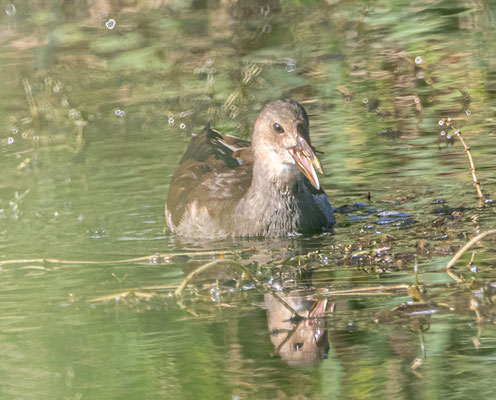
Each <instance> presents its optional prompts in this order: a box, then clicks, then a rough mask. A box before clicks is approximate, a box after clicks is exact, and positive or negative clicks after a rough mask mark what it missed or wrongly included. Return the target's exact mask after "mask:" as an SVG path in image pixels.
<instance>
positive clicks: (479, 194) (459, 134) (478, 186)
mask: <svg viewBox="0 0 496 400" xmlns="http://www.w3.org/2000/svg"><path fill="white" fill-rule="evenodd" d="M444 123H445V124H446V126H448V127H450V128H451V129H453V130H454V131H455V136H456V137H457V138H458V139H460V142H462V145H463V147H464V148H465V152H466V153H467V157H468V161H469V162H470V172H471V173H472V179H473V180H474V185H475V188H476V190H477V197H478V198H479V199H481V200H482V199H483V198H484V195H483V194H482V189H481V184H480V182H479V180H478V179H477V176H476V175H475V164H474V159H473V158H472V153H470V147H468V146H467V144H466V143H465V140H463V137H462V132H461V131H459V130H458V129H456V128H455V127H454V126H453V125H452V123H451V118H448V119H442V120H441V121H439V124H440V125H443V124H444Z"/></svg>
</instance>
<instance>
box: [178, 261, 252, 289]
mask: <svg viewBox="0 0 496 400" xmlns="http://www.w3.org/2000/svg"><path fill="white" fill-rule="evenodd" d="M219 265H229V266H232V267H235V268H237V269H239V270H240V271H241V272H242V273H243V274H245V276H246V277H247V279H250V280H253V277H252V276H251V274H250V272H249V271H248V270H247V269H246V267H245V266H244V265H242V264H240V263H238V262H236V261H233V260H214V261H211V262H209V263H207V264H205V265H202V266H201V267H199V268H197V269H195V270H194V271H193V272H191V273H190V274H189V275H188V276H187V277H186V278H184V280H183V281H182V282H181V284H180V285H179V287H178V288H177V289H176V291H175V292H174V295H175V296H177V297H181V296H182V294H183V290H184V288H185V287H186V285H187V284H188V282H189V281H190V280H191V279H193V278H194V277H195V276H196V275H198V274H199V273H201V272H203V271H206V270H207V269H210V268H212V267H217V266H219Z"/></svg>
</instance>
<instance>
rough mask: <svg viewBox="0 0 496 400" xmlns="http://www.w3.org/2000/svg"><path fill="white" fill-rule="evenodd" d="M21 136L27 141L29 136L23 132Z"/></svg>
mask: <svg viewBox="0 0 496 400" xmlns="http://www.w3.org/2000/svg"><path fill="white" fill-rule="evenodd" d="M21 136H22V138H23V139H27V138H28V136H29V134H28V133H27V132H23V133H22V135H21Z"/></svg>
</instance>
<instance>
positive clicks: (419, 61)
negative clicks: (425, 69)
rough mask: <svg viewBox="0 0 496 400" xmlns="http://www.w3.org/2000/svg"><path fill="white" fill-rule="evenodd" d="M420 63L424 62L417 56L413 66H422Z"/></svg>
mask: <svg viewBox="0 0 496 400" xmlns="http://www.w3.org/2000/svg"><path fill="white" fill-rule="evenodd" d="M422 61H424V60H422V57H420V56H417V58H415V64H417V65H420V64H422Z"/></svg>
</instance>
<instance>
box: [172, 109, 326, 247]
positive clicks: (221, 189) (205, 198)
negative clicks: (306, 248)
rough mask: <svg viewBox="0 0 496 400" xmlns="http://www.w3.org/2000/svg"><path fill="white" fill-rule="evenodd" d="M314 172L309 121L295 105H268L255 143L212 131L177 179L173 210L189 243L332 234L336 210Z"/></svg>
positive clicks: (196, 141) (197, 142)
mask: <svg viewBox="0 0 496 400" xmlns="http://www.w3.org/2000/svg"><path fill="white" fill-rule="evenodd" d="M312 165H315V166H316V167H317V169H318V170H320V171H321V170H322V169H321V167H320V163H319V161H318V159H317V158H316V156H315V154H314V153H313V149H312V148H311V144H310V138H309V135H308V117H307V115H306V112H305V110H304V109H303V107H302V106H301V105H299V104H298V103H296V102H294V101H292V100H279V101H276V102H272V103H269V104H268V105H267V106H266V107H265V108H264V109H263V110H262V112H261V113H260V116H259V117H258V119H257V122H256V123H255V128H254V132H253V137H252V143H251V144H250V142H248V141H245V140H242V139H239V138H236V137H234V136H229V135H222V134H220V133H219V132H217V131H215V130H212V129H210V128H209V127H207V128H206V129H205V130H204V131H202V132H201V133H200V134H198V135H197V136H195V137H193V139H192V140H191V142H190V145H189V147H188V149H187V151H186V153H185V154H184V156H183V158H182V159H181V162H180V163H179V167H178V168H177V170H176V171H175V173H174V175H173V178H172V181H171V184H170V188H169V195H168V200H167V206H166V219H167V224H168V226H169V228H170V229H171V230H172V231H173V232H176V233H178V234H179V235H182V236H187V237H202V238H222V237H226V236H230V235H233V236H285V235H288V234H294V233H320V232H322V231H330V230H332V227H333V225H334V215H333V211H332V207H331V204H330V203H329V200H328V198H327V196H326V194H325V192H324V191H323V190H322V189H321V188H320V184H319V182H318V179H317V175H316V173H315V170H314V168H313V166H312Z"/></svg>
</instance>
